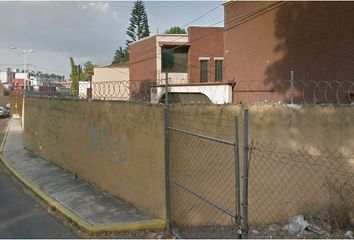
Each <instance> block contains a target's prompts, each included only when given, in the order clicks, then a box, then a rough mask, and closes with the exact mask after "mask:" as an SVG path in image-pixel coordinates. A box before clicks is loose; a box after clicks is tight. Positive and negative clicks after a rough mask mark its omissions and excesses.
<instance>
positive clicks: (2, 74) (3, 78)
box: [0, 72, 8, 83]
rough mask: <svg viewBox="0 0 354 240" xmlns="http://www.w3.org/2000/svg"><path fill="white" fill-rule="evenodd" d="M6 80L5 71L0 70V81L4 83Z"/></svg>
mask: <svg viewBox="0 0 354 240" xmlns="http://www.w3.org/2000/svg"><path fill="white" fill-rule="evenodd" d="M7 81H8V74H7V72H0V83H6V82H7Z"/></svg>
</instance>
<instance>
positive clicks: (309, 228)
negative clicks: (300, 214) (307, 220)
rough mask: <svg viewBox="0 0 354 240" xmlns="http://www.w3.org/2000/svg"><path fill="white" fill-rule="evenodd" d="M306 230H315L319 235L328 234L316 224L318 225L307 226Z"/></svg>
mask: <svg viewBox="0 0 354 240" xmlns="http://www.w3.org/2000/svg"><path fill="white" fill-rule="evenodd" d="M306 230H308V231H310V232H314V233H316V234H318V235H324V234H326V232H325V231H323V230H322V229H321V228H320V227H318V226H316V225H312V224H309V226H307V227H306Z"/></svg>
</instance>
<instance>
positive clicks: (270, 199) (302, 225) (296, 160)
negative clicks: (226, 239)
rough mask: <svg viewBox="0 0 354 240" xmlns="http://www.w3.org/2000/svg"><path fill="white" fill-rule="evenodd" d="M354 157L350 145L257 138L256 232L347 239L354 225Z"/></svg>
mask: <svg viewBox="0 0 354 240" xmlns="http://www.w3.org/2000/svg"><path fill="white" fill-rule="evenodd" d="M353 159H354V156H353V155H350V154H349V153H347V152H345V150H344V149H320V148H314V147H307V148H300V149H295V150H290V149H284V148H281V147H279V146H278V144H275V143H267V142H257V141H254V142H253V143H251V144H250V168H249V224H250V229H251V230H250V236H251V237H252V238H257V237H263V238H269V237H273V238H294V237H300V238H314V237H315V238H317V237H321V238H328V237H330V238H343V237H344V232H345V230H349V229H350V228H351V227H353V226H351V224H353V223H351V221H353V219H352V218H353V216H354V171H353V167H352V164H353V162H352V161H353ZM343 231H344V232H343Z"/></svg>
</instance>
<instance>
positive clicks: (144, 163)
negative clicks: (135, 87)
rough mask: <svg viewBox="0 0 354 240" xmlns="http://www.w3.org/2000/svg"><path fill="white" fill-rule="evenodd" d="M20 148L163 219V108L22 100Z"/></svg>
mask: <svg viewBox="0 0 354 240" xmlns="http://www.w3.org/2000/svg"><path fill="white" fill-rule="evenodd" d="M25 116H26V117H25V146H26V148H27V149H28V150H30V151H32V152H34V153H35V154H38V155H40V156H42V157H44V158H46V159H48V160H49V161H52V162H54V163H55V164H57V165H59V166H61V167H63V168H64V169H66V170H68V171H69V172H71V173H73V174H77V176H78V177H80V178H82V179H84V180H85V181H88V182H90V183H93V184H95V185H97V186H99V187H100V188H102V189H104V190H106V191H107V192H109V193H111V194H113V195H115V196H118V197H119V198H121V199H123V200H125V201H127V202H129V203H131V204H132V205H134V206H135V207H137V208H138V209H140V210H142V211H144V212H146V213H149V214H151V215H153V216H155V217H158V218H165V191H164V188H165V180H164V158H163V149H164V148H163V122H162V120H163V117H162V107H160V106H156V105H155V106H152V105H139V104H132V103H112V102H103V101H101V102H96V101H93V102H86V101H72V100H54V99H39V98H37V99H36V98H26V108H25Z"/></svg>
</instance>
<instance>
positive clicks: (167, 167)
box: [163, 72, 171, 232]
mask: <svg viewBox="0 0 354 240" xmlns="http://www.w3.org/2000/svg"><path fill="white" fill-rule="evenodd" d="M163 108H164V114H163V117H164V142H165V146H164V147H165V185H166V188H165V191H166V197H165V204H166V228H167V231H169V232H170V231H171V225H170V218H171V216H170V214H171V213H170V211H171V206H170V162H169V160H170V159H169V138H168V137H169V135H168V125H169V123H168V117H169V114H168V72H166V79H165V102H164V105H163Z"/></svg>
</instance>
